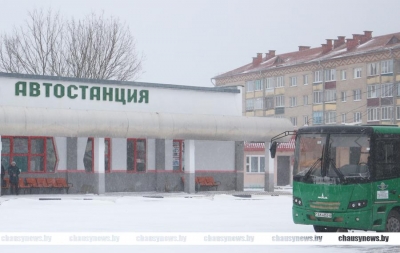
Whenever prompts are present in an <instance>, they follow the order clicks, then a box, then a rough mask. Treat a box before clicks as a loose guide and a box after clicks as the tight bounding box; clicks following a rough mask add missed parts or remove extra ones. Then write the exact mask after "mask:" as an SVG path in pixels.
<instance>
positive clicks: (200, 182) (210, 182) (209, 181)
mask: <svg viewBox="0 0 400 253" xmlns="http://www.w3.org/2000/svg"><path fill="white" fill-rule="evenodd" d="M220 184H221V182H219V181H215V180H214V178H213V177H196V185H197V186H198V188H197V189H198V190H200V189H201V187H203V188H207V189H210V188H212V187H215V190H216V191H218V186H219V185H220Z"/></svg>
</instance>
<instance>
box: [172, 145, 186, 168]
mask: <svg viewBox="0 0 400 253" xmlns="http://www.w3.org/2000/svg"><path fill="white" fill-rule="evenodd" d="M184 145H185V143H184V142H183V140H174V141H173V143H172V152H173V153H172V159H173V161H172V163H173V164H172V169H173V170H174V171H184V170H185V168H184V167H183V164H184V157H185V156H184V150H185V149H184V147H185V146H184Z"/></svg>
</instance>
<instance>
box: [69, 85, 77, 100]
mask: <svg viewBox="0 0 400 253" xmlns="http://www.w3.org/2000/svg"><path fill="white" fill-rule="evenodd" d="M72 89H73V90H78V87H76V85H70V86H68V88H67V96H68V97H69V98H71V99H75V98H77V97H78V95H77V94H72Z"/></svg>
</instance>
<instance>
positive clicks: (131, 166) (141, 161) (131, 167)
mask: <svg viewBox="0 0 400 253" xmlns="http://www.w3.org/2000/svg"><path fill="white" fill-rule="evenodd" d="M126 144H127V148H126V151H127V153H126V165H127V166H126V168H127V170H128V171H130V172H143V171H146V139H132V138H129V139H127V140H126Z"/></svg>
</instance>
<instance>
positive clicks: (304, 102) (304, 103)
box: [303, 95, 308, 105]
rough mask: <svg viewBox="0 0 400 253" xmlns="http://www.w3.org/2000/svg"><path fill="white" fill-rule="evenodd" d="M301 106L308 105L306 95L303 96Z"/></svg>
mask: <svg viewBox="0 0 400 253" xmlns="http://www.w3.org/2000/svg"><path fill="white" fill-rule="evenodd" d="M303 105H308V95H304V96H303Z"/></svg>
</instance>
